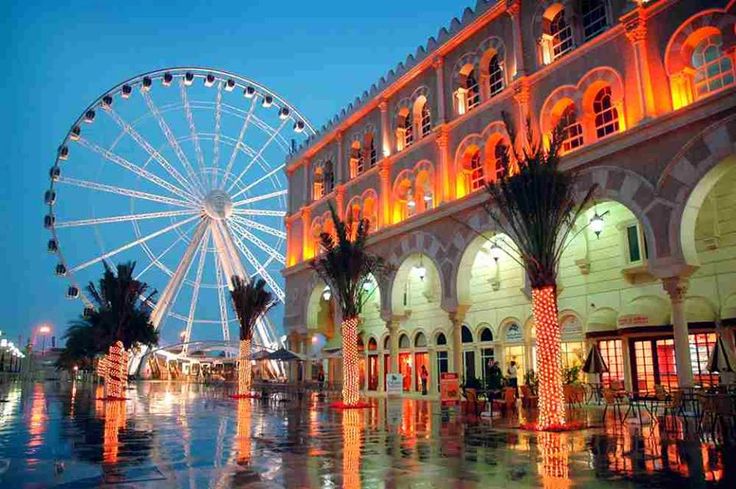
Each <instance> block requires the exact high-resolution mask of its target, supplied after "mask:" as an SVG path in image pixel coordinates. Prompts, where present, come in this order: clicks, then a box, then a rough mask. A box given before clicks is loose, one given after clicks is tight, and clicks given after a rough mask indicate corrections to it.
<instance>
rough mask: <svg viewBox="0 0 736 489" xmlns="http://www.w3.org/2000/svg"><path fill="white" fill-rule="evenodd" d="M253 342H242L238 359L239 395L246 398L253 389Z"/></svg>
mask: <svg viewBox="0 0 736 489" xmlns="http://www.w3.org/2000/svg"><path fill="white" fill-rule="evenodd" d="M250 347H251V340H249V339H247V340H240V355H239V359H238V395H239V396H244V395H246V394H248V393H249V392H250V387H251V373H250V371H251V364H250Z"/></svg>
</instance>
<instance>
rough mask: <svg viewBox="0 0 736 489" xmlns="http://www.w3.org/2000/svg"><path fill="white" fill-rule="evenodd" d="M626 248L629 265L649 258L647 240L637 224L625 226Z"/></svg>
mask: <svg viewBox="0 0 736 489" xmlns="http://www.w3.org/2000/svg"><path fill="white" fill-rule="evenodd" d="M626 247H627V250H628V252H629V254H628V260H629V263H636V262H640V261H642V260H643V259H646V258H648V257H649V249H648V247H647V240H646V237H645V236H644V234H643V233H642V232H641V228H640V227H639V224H638V223H634V224H630V225H628V226H626Z"/></svg>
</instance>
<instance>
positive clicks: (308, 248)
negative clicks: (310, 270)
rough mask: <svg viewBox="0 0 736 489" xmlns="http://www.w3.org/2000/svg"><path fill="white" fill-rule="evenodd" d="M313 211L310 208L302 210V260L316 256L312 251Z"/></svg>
mask: <svg viewBox="0 0 736 489" xmlns="http://www.w3.org/2000/svg"><path fill="white" fill-rule="evenodd" d="M311 232H312V211H311V209H310V208H309V207H304V208H302V260H307V259H309V258H312V257H313V256H314V250H312V245H313V243H312V236H311Z"/></svg>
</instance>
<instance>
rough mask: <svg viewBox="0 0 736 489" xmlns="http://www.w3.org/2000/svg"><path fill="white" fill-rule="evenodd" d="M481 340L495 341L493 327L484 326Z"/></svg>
mask: <svg viewBox="0 0 736 489" xmlns="http://www.w3.org/2000/svg"><path fill="white" fill-rule="evenodd" d="M480 341H493V333H492V332H491V328H483V330H482V331H481V332H480Z"/></svg>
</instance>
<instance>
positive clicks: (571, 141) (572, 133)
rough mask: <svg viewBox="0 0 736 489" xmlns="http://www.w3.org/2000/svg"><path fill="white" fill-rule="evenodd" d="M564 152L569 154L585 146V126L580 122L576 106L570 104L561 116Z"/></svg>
mask: <svg viewBox="0 0 736 489" xmlns="http://www.w3.org/2000/svg"><path fill="white" fill-rule="evenodd" d="M559 123H560V125H561V126H562V151H563V152H568V151H571V150H573V149H575V148H579V147H580V146H582V145H583V126H582V125H581V124H580V122H578V119H577V114H576V113H575V105H574V104H569V105H568V106H567V107H566V108H565V110H564V111H563V112H562V115H561V116H560V121H559Z"/></svg>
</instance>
